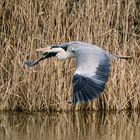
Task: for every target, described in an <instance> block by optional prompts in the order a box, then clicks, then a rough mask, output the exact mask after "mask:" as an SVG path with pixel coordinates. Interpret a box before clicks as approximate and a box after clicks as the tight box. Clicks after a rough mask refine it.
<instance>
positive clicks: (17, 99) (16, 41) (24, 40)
mask: <svg viewBox="0 0 140 140" xmlns="http://www.w3.org/2000/svg"><path fill="white" fill-rule="evenodd" d="M139 11H140V2H139V0H131V1H128V0H107V1H106V0H105V1H103V0H101V1H96V0H86V1H85V0H59V1H58V0H47V1H45V0H3V1H1V2H0V110H1V111H2V110H21V111H22V110H26V111H41V110H42V111H43V110H54V111H61V110H70V109H71V105H70V104H68V101H69V100H71V97H72V82H71V80H72V75H73V73H74V71H75V60H72V59H71V60H66V61H58V60H56V59H55V58H52V59H48V60H46V61H44V62H41V63H40V65H38V66H36V67H33V68H27V67H25V65H24V64H23V62H24V61H26V60H34V59H37V58H38V57H39V56H40V54H38V53H35V51H34V50H35V49H37V48H39V47H46V46H47V45H50V44H61V43H64V42H68V41H74V40H78V41H84V42H89V43H93V44H96V45H98V46H100V47H102V48H104V49H105V50H106V51H108V52H110V53H113V54H117V55H125V56H131V57H133V60H129V61H125V60H119V61H112V67H111V73H110V79H109V81H108V83H107V86H106V88H105V90H104V93H103V94H102V95H101V96H100V97H99V98H97V99H96V100H94V101H92V102H90V103H89V104H88V105H86V109H88V110H126V109H140V46H139V45H140V26H139V25H140V12H139ZM81 108H83V106H80V105H78V106H77V109H81Z"/></svg>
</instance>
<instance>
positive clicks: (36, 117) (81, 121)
mask: <svg viewBox="0 0 140 140" xmlns="http://www.w3.org/2000/svg"><path fill="white" fill-rule="evenodd" d="M139 115H140V114H139V112H122V113H116V112H113V113H105V112H92V113H91V112H84V113H83V112H76V113H72V112H71V113H49V114H47V113H33V114H27V113H0V140H9V139H10V140H39V139H40V140H94V139H95V140H139V139H140V116H139Z"/></svg>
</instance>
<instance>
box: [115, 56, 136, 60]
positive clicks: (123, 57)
mask: <svg viewBox="0 0 140 140" xmlns="http://www.w3.org/2000/svg"><path fill="white" fill-rule="evenodd" d="M116 58H118V59H125V60H128V59H133V58H132V57H131V56H116Z"/></svg>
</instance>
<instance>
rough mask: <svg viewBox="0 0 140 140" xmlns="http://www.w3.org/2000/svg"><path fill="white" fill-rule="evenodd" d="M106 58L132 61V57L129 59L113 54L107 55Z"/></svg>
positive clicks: (128, 57)
mask: <svg viewBox="0 0 140 140" xmlns="http://www.w3.org/2000/svg"><path fill="white" fill-rule="evenodd" d="M108 56H109V57H110V58H113V59H125V60H128V59H133V57H131V56H118V55H114V54H108Z"/></svg>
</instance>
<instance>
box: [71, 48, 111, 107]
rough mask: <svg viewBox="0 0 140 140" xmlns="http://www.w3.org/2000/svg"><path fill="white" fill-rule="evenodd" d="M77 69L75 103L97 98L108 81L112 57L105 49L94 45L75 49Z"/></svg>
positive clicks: (74, 90) (74, 80) (74, 91)
mask: <svg viewBox="0 0 140 140" xmlns="http://www.w3.org/2000/svg"><path fill="white" fill-rule="evenodd" d="M75 57H76V62H77V69H76V72H75V74H74V77H73V86H74V87H73V100H72V102H73V104H76V103H85V102H88V101H89V100H93V99H95V98H97V97H98V96H99V95H100V94H101V92H103V90H104V88H105V85H106V82H107V81H108V77H109V71H110V58H109V57H108V55H107V54H106V53H105V51H104V50H102V49H100V48H94V47H79V48H77V49H75Z"/></svg>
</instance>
